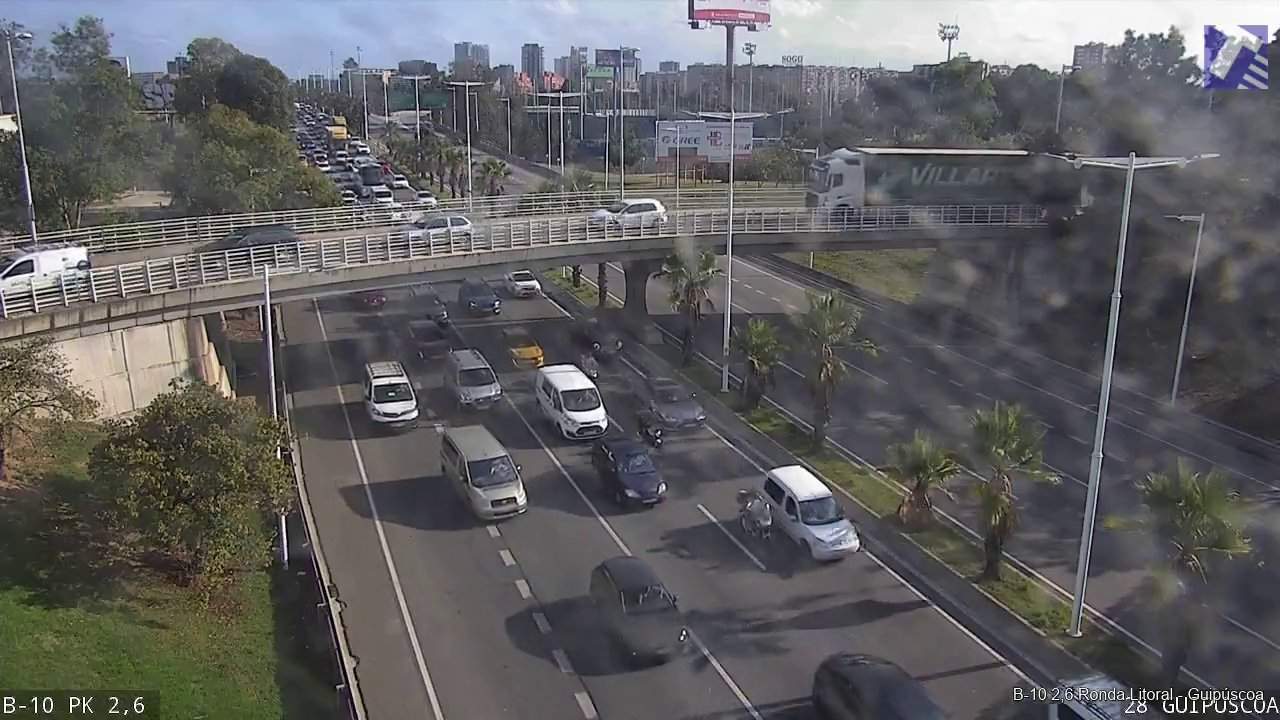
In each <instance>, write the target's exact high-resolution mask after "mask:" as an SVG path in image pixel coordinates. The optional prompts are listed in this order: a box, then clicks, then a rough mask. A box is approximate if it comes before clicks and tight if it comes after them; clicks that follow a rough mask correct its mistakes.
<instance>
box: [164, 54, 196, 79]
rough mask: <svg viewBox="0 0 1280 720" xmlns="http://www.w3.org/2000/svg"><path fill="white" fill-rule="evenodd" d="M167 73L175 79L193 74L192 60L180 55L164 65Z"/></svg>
mask: <svg viewBox="0 0 1280 720" xmlns="http://www.w3.org/2000/svg"><path fill="white" fill-rule="evenodd" d="M164 66H165V71H166V72H168V73H169V74H170V75H172V76H173V77H184V76H186V74H187V73H189V72H191V58H189V57H187V56H186V55H178V56H177V57H175V58H174V59H172V60H170V61H168V62H166V63H165V64H164Z"/></svg>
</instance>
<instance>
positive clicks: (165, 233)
mask: <svg viewBox="0 0 1280 720" xmlns="http://www.w3.org/2000/svg"><path fill="white" fill-rule="evenodd" d="M631 196H632V197H653V198H657V199H658V200H661V201H662V202H663V203H664V204H666V205H667V206H668V209H676V206H677V203H676V194H675V193H674V192H673V191H670V190H649V191H644V190H642V191H638V192H637V191H633V192H632V193H631ZM617 199H618V193H617V192H613V191H610V192H603V191H592V192H571V193H549V194H525V195H499V196H494V197H473V198H472V199H471V201H470V202H468V200H467V199H466V198H456V199H450V200H441V201H440V202H439V206H438V208H437V207H430V206H428V205H427V204H425V203H420V202H408V203H401V204H400V207H398V208H397V207H379V206H377V205H373V204H365V205H347V206H342V207H333V208H313V209H307V210H277V211H271V212H260V213H241V214H234V215H207V216H201V217H190V218H173V219H170V220H151V221H148V222H138V223H121V224H118V225H97V226H93V227H85V228H79V229H77V230H58V231H53V232H44V233H40V241H41V242H72V243H77V244H80V245H84V246H85V247H87V248H88V249H89V251H90V252H91V253H108V252H118V251H122V250H139V249H146V248H151V247H163V246H165V245H177V244H182V243H189V242H211V241H214V240H220V239H222V238H225V237H226V236H227V235H229V234H231V232H233V231H235V230H242V229H244V228H247V227H252V226H256V225H288V226H290V227H292V228H293V229H294V230H295V231H297V232H299V233H303V234H306V233H317V232H332V231H337V230H361V229H368V228H375V227H383V226H387V225H393V224H396V223H404V222H406V221H407V219H408V217H410V216H412V215H415V214H417V213H422V212H435V211H440V212H445V211H447V212H460V213H464V214H467V215H468V216H471V217H512V216H519V215H524V214H538V213H552V212H566V213H567V212H580V211H587V210H594V209H596V208H600V207H603V206H605V205H607V204H608V203H610V202H612V201H614V200H617ZM679 200H680V202H679V208H680V209H693V208H709V207H718V206H720V205H724V204H726V203H727V201H728V194H727V191H726V190H725V189H719V188H718V189H712V190H706V189H697V190H682V191H681V192H680V197H679ZM734 201H735V203H737V204H740V205H742V206H743V207H789V206H797V207H798V206H800V205H802V204H803V202H804V191H803V190H798V189H775V188H742V189H739V190H737V191H736V192H735V193H734ZM29 243H30V237H29V236H26V235H24V236H21V237H13V238H4V239H0V252H7V251H9V250H12V249H13V248H15V247H18V246H21V245H26V244H29Z"/></svg>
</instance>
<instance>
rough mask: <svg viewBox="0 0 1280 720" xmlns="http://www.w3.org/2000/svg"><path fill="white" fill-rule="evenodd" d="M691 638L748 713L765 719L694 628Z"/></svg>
mask: <svg viewBox="0 0 1280 720" xmlns="http://www.w3.org/2000/svg"><path fill="white" fill-rule="evenodd" d="M689 639H690V640H692V641H693V644H694V645H697V646H698V651H699V652H701V653H702V657H704V658H706V660H707V662H708V663H710V665H711V667H713V668H715V671H716V674H717V675H719V676H720V679H721V680H723V681H724V684H725V685H727V686H728V687H729V690H730V692H732V693H733V694H734V696H736V697H737V698H738V702H740V703H742V707H743V708H745V709H746V711H747V713H748V714H749V715H751V717H753V718H755V720H764V719H763V718H762V717H761V716H760V713H758V712H756V709H755V707H754V706H752V705H751V701H750V700H748V699H747V696H746V694H745V693H743V692H742V688H740V687H738V684H737V683H736V682H734V681H733V678H731V677H729V673H728V672H726V671H725V669H724V666H723V665H721V664H720V661H719V660H716V656H715V655H712V654H711V651H710V650H708V649H707V646H706V645H705V644H704V643H703V642H702V639H701V638H699V637H698V634H697V633H695V632H694V631H693V630H690V631H689Z"/></svg>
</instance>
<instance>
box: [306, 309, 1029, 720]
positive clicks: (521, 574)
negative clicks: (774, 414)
mask: <svg viewBox="0 0 1280 720" xmlns="http://www.w3.org/2000/svg"><path fill="white" fill-rule="evenodd" d="M438 290H439V292H440V295H441V297H443V298H450V297H452V296H453V294H454V292H455V287H454V286H452V285H450V284H441V285H440V286H439V288H438ZM388 297H389V300H388V303H387V304H386V305H385V306H384V307H383V308H382V309H380V310H378V311H371V310H363V309H361V308H359V306H358V305H356V304H355V303H354V302H352V301H351V300H349V299H333V300H327V301H321V302H318V303H297V304H290V305H285V306H283V308H282V312H283V323H282V325H283V330H284V333H285V340H286V344H285V347H284V349H283V362H284V363H285V367H286V371H287V373H286V377H287V379H288V383H289V387H290V398H289V407H290V412H291V413H292V417H293V421H294V427H295V430H296V432H297V433H298V434H299V443H300V447H301V459H302V463H303V469H304V475H305V482H306V483H307V488H308V492H309V494H310V497H311V502H312V504H313V506H314V511H315V516H316V522H317V524H318V528H319V542H321V543H322V544H323V546H324V550H325V554H326V556H327V557H328V559H329V563H330V565H331V569H332V572H333V577H334V580H335V583H336V584H337V586H338V590H339V593H340V598H341V600H342V601H343V603H344V604H345V612H344V618H345V621H346V624H347V628H348V633H349V636H350V638H351V645H352V652H353V653H354V654H355V655H356V656H358V657H359V661H360V662H359V667H358V669H357V673H358V677H359V681H360V684H361V687H362V688H363V692H364V696H365V698H366V704H367V706H368V710H369V716H370V717H371V718H375V719H381V718H388V719H390V718H394V719H396V720H400V719H402V718H434V719H435V720H442V719H443V718H451V719H454V718H468V719H469V718H486V719H488V718H501V717H511V718H534V719H537V720H541V719H543V718H557V719H562V718H564V719H567V718H577V717H584V718H588V719H589V718H593V717H600V718H609V719H614V718H637V719H639V718H644V719H646V720H647V719H650V718H663V719H664V720H665V719H667V718H672V719H674V718H765V717H767V718H791V719H798V718H810V717H813V712H812V709H811V708H810V706H809V703H808V699H807V698H808V694H809V691H810V687H811V683H812V673H813V670H814V669H815V668H816V667H817V665H818V663H819V662H820V661H821V660H822V658H824V657H825V656H826V655H828V654H830V653H832V652H836V651H838V650H852V651H858V652H868V653H873V654H878V655H882V656H884V657H887V658H889V659H891V660H893V661H895V662H897V663H899V664H900V665H902V666H903V667H904V668H906V669H907V671H908V672H910V673H911V674H912V675H914V676H915V677H917V678H918V679H920V680H921V681H923V682H924V684H925V686H926V688H927V689H928V691H929V693H930V694H931V695H932V696H933V698H934V699H935V700H936V701H937V702H938V703H939V704H941V705H942V706H943V707H944V708H946V709H947V710H948V711H949V712H950V713H951V715H952V717H955V718H958V719H959V718H975V717H992V716H994V715H996V714H997V713H999V712H1001V711H1006V710H1008V709H1009V704H1010V695H1011V688H1012V687H1013V686H1014V685H1015V684H1025V681H1024V678H1023V677H1022V676H1021V674H1020V673H1019V672H1017V671H1016V670H1014V669H1012V668H1010V667H1009V666H1008V665H1007V664H1006V663H1005V662H1004V661H1003V660H1002V659H1001V658H999V657H997V656H996V655H995V654H994V653H993V652H992V651H990V650H988V649H987V648H986V647H985V646H984V645H983V644H981V643H980V642H978V641H977V640H976V639H974V638H972V636H970V635H969V634H968V633H967V632H965V631H963V630H962V629H961V628H960V626H959V625H958V624H957V623H956V622H955V621H953V620H951V619H950V618H949V617H947V616H945V615H944V614H942V612H941V611H939V610H938V609H936V608H935V607H933V606H932V605H931V604H930V602H928V601H927V600H926V599H924V598H923V596H921V595H918V594H917V593H916V592H915V591H913V590H912V589H911V588H909V587H908V586H906V585H905V583H904V582H902V581H901V580H900V579H899V578H898V577H897V576H896V575H895V574H894V573H892V572H891V571H890V570H888V569H887V568H886V567H885V566H883V565H881V564H880V563H879V560H878V559H877V558H874V557H872V556H871V555H870V554H868V553H865V552H864V553H860V554H858V555H855V556H853V557H849V558H847V559H845V560H844V561H842V562H840V563H837V564H832V565H821V566H819V565H815V564H813V563H812V562H806V561H803V560H801V559H800V558H799V556H798V554H797V553H795V552H794V550H793V549H792V548H789V547H785V546H784V545H783V544H782V543H781V542H774V543H768V544H765V543H762V542H760V541H756V540H751V539H748V538H745V537H741V536H740V533H739V531H738V530H737V527H736V522H735V520H736V518H735V515H736V499H735V491H736V490H737V489H738V488H740V487H745V486H748V485H749V484H751V483H753V482H757V481H758V479H759V477H760V476H761V474H762V473H763V471H764V468H767V467H772V466H776V465H781V464H785V463H786V462H787V460H786V459H785V458H782V457H769V456H766V455H764V454H763V453H764V452H765V451H762V450H760V449H759V448H755V447H752V446H745V445H744V446H737V445H732V444H730V442H729V441H728V440H726V439H725V438H726V437H732V436H733V435H734V434H735V433H734V431H733V430H732V429H730V428H726V427H720V428H716V427H714V423H713V426H712V427H708V428H704V429H697V430H692V431H688V432H684V433H679V434H672V435H671V436H669V439H668V442H667V443H666V444H665V445H664V447H663V448H662V450H661V451H659V452H658V453H657V454H656V462H657V464H658V466H659V468H660V470H661V471H662V472H663V473H664V475H665V479H666V480H667V482H668V483H669V485H670V486H671V488H672V489H671V490H670V492H669V497H668V499H667V501H666V502H665V503H664V504H662V505H660V506H659V507H657V508H654V509H652V510H648V511H621V510H619V509H617V508H615V507H614V506H613V505H612V503H611V501H609V500H608V499H606V498H605V497H604V496H603V493H602V492H601V491H600V489H599V486H598V485H597V484H596V482H595V477H594V473H593V471H592V469H591V466H590V463H589V460H588V450H589V444H586V443H575V442H569V441H565V440H563V439H561V438H559V437H558V436H556V435H553V433H551V432H549V431H548V426H547V425H546V423H545V422H543V421H542V420H541V418H540V416H539V415H538V414H537V410H536V408H535V403H534V401H533V398H532V395H531V379H532V373H531V372H530V371H528V370H516V369H514V368H513V367H512V365H511V363H510V361H509V360H508V359H507V354H506V350H505V348H504V347H503V346H502V345H501V339H500V334H499V332H500V328H501V327H502V326H503V325H504V324H519V325H522V326H524V327H526V328H528V329H529V330H530V332H531V333H532V334H533V335H534V336H535V338H537V340H538V341H539V342H540V343H541V344H542V346H543V348H544V350H545V351H546V355H547V360H548V362H551V363H554V362H558V361H570V359H571V358H574V357H576V354H577V351H576V350H575V349H574V348H571V347H570V346H569V345H568V344H567V340H566V336H567V332H566V330H567V327H568V322H569V320H568V318H567V317H566V314H565V312H564V310H563V309H561V308H560V307H559V306H557V305H555V304H554V303H552V302H550V301H548V300H546V299H542V298H537V299H529V300H506V301H505V302H504V309H503V314H502V315H501V316H498V317H489V318H477V319H469V318H464V317H462V316H461V314H458V316H457V333H456V335H455V336H453V338H452V340H451V341H450V342H452V344H454V345H458V346H461V345H469V346H474V347H478V348H480V350H481V351H482V352H483V353H484V354H485V356H486V357H487V358H489V360H490V362H491V363H492V364H493V365H494V367H495V369H496V370H497V371H498V373H499V375H500V376H501V379H502V382H503V386H504V388H505V390H506V396H507V399H506V401H504V402H503V403H502V404H500V405H498V406H497V407H495V408H493V409H492V410H489V411H486V412H480V413H465V412H458V411H456V410H455V409H454V407H453V403H451V402H450V401H449V400H448V399H447V398H446V397H444V395H443V394H442V391H441V387H440V384H441V383H440V362H439V354H440V353H442V352H444V351H445V350H446V349H447V344H439V343H437V344H433V345H430V346H427V347H426V349H425V353H426V357H425V359H419V358H418V356H417V349H418V347H419V342H420V339H421V338H423V337H425V336H426V335H425V332H424V330H425V328H426V325H427V324H429V321H426V320H425V319H419V316H418V315H417V312H416V310H415V308H414V307H413V304H412V300H411V299H410V298H409V296H408V294H407V291H405V292H402V291H392V292H389V293H388ZM450 311H451V312H456V308H455V307H453V303H450ZM624 355H625V357H626V360H625V361H623V362H619V363H617V364H614V365H611V366H608V367H606V368H605V369H604V372H603V375H602V380H601V383H600V384H601V390H602V393H603V395H604V400H605V404H606V407H607V408H608V409H609V411H610V416H611V418H612V420H613V422H614V423H615V424H618V425H620V426H621V430H620V431H621V432H631V433H634V431H635V425H634V423H633V418H634V413H635V410H636V407H635V406H634V404H633V402H634V400H633V396H632V392H631V388H632V386H633V382H634V380H635V379H636V378H637V377H638V375H637V372H661V373H663V374H670V371H669V370H664V369H663V368H662V367H661V365H660V361H659V360H658V359H657V357H656V356H654V355H652V354H651V353H649V352H648V351H647V350H644V349H640V348H635V349H630V348H629V349H628V350H627V351H626V353H624ZM387 359H396V360H401V361H402V362H404V363H405V364H406V367H408V368H410V373H411V375H412V376H413V378H414V382H415V385H416V386H417V387H418V389H419V394H420V398H421V400H420V406H421V408H422V419H421V421H420V423H419V427H418V428H416V429H413V430H411V431H408V432H406V433H404V434H400V435H382V434H380V433H377V432H375V431H374V430H372V429H371V428H370V427H369V423H368V422H367V421H366V419H365V416H364V410H363V406H362V404H361V401H360V397H361V391H360V387H359V383H360V373H361V371H362V367H363V364H364V363H365V362H368V361H374V360H387ZM437 423H441V424H445V423H448V424H471V423H482V424H484V425H485V426H486V427H487V428H489V430H490V431H491V432H493V433H494V434H495V436H496V437H497V438H498V439H499V440H500V441H501V442H502V443H503V444H504V445H505V446H506V447H507V448H508V450H509V451H510V452H511V453H512V454H513V456H514V458H515V460H516V462H517V463H519V464H521V465H522V466H523V471H522V474H523V477H524V481H525V484H526V487H527V489H528V494H529V504H530V507H529V511H528V512H527V513H526V514H524V515H522V516H519V517H517V518H513V519H510V520H507V521H503V522H500V523H494V524H487V523H480V522H477V521H475V520H473V519H472V517H471V515H470V514H469V513H468V512H467V511H466V510H465V509H464V507H463V506H462V504H461V503H460V501H459V500H457V499H456V496H455V495H453V494H452V491H451V490H450V489H449V488H448V487H446V486H445V484H444V480H443V479H442V477H441V475H440V462H439V455H438V453H439V440H438V434H437V430H436V428H435V424H437ZM620 554H634V555H636V556H639V557H642V558H644V559H645V560H646V561H647V562H649V563H650V565H651V566H652V567H653V568H654V569H655V571H656V572H657V573H658V575H659V576H660V577H661V578H662V579H663V580H664V582H665V583H666V584H667V585H668V586H669V587H670V588H671V589H672V590H673V591H674V592H675V593H677V594H678V595H679V597H680V604H681V607H682V609H683V610H684V611H685V612H686V613H687V619H688V623H689V626H690V628H691V629H692V631H693V639H692V641H691V643H690V645H691V647H690V650H689V653H688V654H687V655H686V656H685V657H682V658H678V659H676V660H674V661H673V662H671V663H670V664H668V665H667V666H664V667H659V668H652V669H646V670H639V671H625V670H624V669H623V668H622V667H621V666H620V665H619V663H618V661H617V660H616V658H614V657H612V655H611V653H610V652H609V651H608V649H607V648H608V645H607V643H606V642H605V640H604V639H603V636H602V635H601V632H600V628H599V627H598V624H597V622H596V620H595V617H594V615H593V613H592V612H591V609H590V606H589V603H588V601H587V600H586V598H585V593H586V590H587V579H588V574H589V572H590V570H591V568H592V567H594V566H595V565H596V564H597V563H599V562H600V561H602V560H604V559H606V558H609V557H613V556H617V555H620Z"/></svg>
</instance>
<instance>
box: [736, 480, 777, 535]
mask: <svg viewBox="0 0 1280 720" xmlns="http://www.w3.org/2000/svg"><path fill="white" fill-rule="evenodd" d="M738 504H739V506H740V512H741V514H742V516H743V519H744V520H745V521H746V523H748V524H749V525H750V529H751V531H752V532H753V534H764V533H767V532H769V528H771V527H772V526H773V510H772V509H771V508H770V507H769V503H768V502H767V501H765V499H764V497H763V496H762V495H760V493H759V492H758V491H753V490H743V491H740V492H739V493H738Z"/></svg>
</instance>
